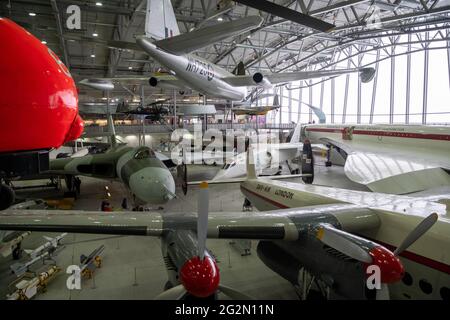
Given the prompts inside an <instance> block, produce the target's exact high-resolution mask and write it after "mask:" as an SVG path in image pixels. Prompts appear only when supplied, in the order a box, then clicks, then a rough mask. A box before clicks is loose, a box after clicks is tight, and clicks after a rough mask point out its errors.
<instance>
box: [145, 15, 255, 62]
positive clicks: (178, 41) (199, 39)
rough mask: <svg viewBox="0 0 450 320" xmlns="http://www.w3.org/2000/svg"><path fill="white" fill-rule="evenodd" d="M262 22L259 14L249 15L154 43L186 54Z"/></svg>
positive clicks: (168, 49) (248, 29)
mask: <svg viewBox="0 0 450 320" xmlns="http://www.w3.org/2000/svg"><path fill="white" fill-rule="evenodd" d="M262 22H263V19H262V18H261V17H259V16H249V17H245V18H242V19H239V20H234V21H230V22H224V23H219V24H216V25H213V26H209V27H206V28H201V29H197V30H194V31H190V32H187V33H183V34H180V35H178V36H175V37H171V38H166V39H163V40H159V41H156V42H155V43H154V44H155V45H156V46H157V47H158V48H161V49H163V50H165V51H167V52H170V53H173V54H177V55H179V54H187V53H190V52H193V51H195V50H197V49H200V48H203V47H205V46H208V45H210V44H213V43H216V42H220V41H222V40H225V39H227V38H229V37H232V36H236V35H239V34H243V33H246V32H249V31H251V30H253V29H255V28H257V27H259V26H260V25H261V24H262Z"/></svg>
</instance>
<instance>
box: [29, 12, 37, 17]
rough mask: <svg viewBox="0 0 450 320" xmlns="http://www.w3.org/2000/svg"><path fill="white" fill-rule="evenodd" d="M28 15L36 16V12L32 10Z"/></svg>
mask: <svg viewBox="0 0 450 320" xmlns="http://www.w3.org/2000/svg"><path fill="white" fill-rule="evenodd" d="M28 15H29V16H32V17H34V16H36V13H34V12H29V13H28Z"/></svg>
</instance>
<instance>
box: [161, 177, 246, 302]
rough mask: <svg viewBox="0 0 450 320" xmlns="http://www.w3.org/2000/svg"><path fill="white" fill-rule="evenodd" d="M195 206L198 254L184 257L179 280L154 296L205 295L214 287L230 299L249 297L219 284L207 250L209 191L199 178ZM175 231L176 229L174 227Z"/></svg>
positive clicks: (166, 298)
mask: <svg viewBox="0 0 450 320" xmlns="http://www.w3.org/2000/svg"><path fill="white" fill-rule="evenodd" d="M197 201H198V206H197V252H198V255H197V256H194V257H192V258H190V259H189V260H187V261H185V262H184V264H183V265H182V267H181V268H180V269H179V279H180V282H181V284H180V285H177V286H175V287H173V288H171V289H169V290H166V291H164V292H163V293H161V294H159V295H158V296H157V297H156V298H155V299H156V300H179V299H183V298H184V297H185V296H186V294H188V293H189V294H190V295H192V296H194V297H198V298H207V297H210V296H211V295H213V294H214V293H216V292H217V291H221V292H223V293H224V294H225V295H226V296H228V297H230V298H231V299H245V300H252V298H251V297H250V296H247V295H246V294H244V293H242V292H239V291H238V290H235V289H233V288H230V287H227V286H224V285H221V284H220V274H219V268H218V267H217V264H216V261H215V260H214V258H212V257H211V256H210V255H209V254H208V253H207V251H206V238H207V232H208V211H209V191H208V183H207V182H202V183H201V184H200V190H199V195H198V199H197ZM175 232H176V231H175Z"/></svg>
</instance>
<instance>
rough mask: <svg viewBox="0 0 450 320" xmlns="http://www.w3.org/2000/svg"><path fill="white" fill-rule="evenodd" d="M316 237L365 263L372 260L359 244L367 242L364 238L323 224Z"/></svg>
mask: <svg viewBox="0 0 450 320" xmlns="http://www.w3.org/2000/svg"><path fill="white" fill-rule="evenodd" d="M316 237H317V239H319V240H320V241H322V242H323V243H325V244H326V245H327V246H330V247H331V248H333V249H336V250H338V251H340V252H342V253H344V254H346V255H347V256H349V257H351V258H353V259H355V260H358V261H361V262H365V263H371V262H372V257H371V256H370V255H369V253H368V251H367V250H366V249H365V248H364V247H363V246H362V245H361V244H362V243H364V242H367V240H365V239H362V238H360V237H357V236H355V235H352V234H350V233H348V232H345V231H342V230H338V229H336V228H334V227H332V226H331V225H330V226H328V225H325V224H323V225H321V226H320V228H319V230H318V231H317V235H316Z"/></svg>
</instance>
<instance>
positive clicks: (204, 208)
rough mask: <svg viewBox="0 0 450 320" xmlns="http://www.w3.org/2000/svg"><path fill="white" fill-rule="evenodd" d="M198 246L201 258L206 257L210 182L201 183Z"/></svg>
mask: <svg viewBox="0 0 450 320" xmlns="http://www.w3.org/2000/svg"><path fill="white" fill-rule="evenodd" d="M197 210H198V213H197V214H198V217H197V247H198V256H199V257H200V259H201V260H203V259H204V257H205V250H206V235H207V232H208V211H209V190H208V182H202V183H201V184H200V190H199V195H198V198H197Z"/></svg>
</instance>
